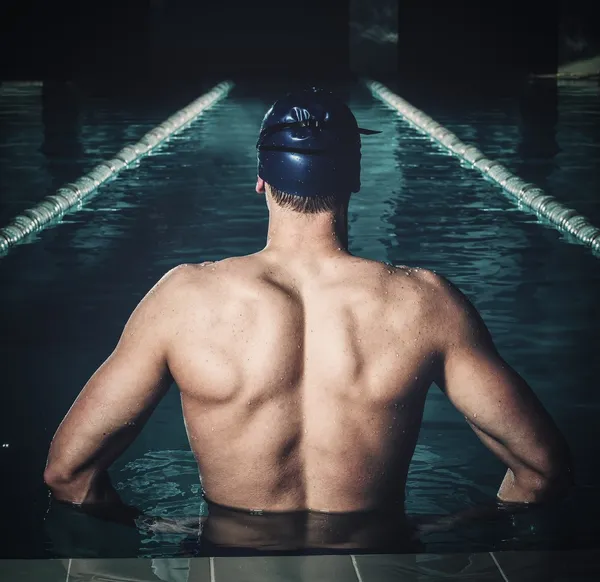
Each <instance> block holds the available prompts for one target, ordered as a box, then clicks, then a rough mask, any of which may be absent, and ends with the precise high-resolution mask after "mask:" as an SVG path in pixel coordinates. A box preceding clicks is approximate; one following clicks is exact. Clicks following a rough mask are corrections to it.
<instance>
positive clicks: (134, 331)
mask: <svg viewBox="0 0 600 582" xmlns="http://www.w3.org/2000/svg"><path fill="white" fill-rule="evenodd" d="M180 276H181V275H180V274H178V272H177V270H174V271H171V272H170V273H168V274H167V275H166V276H165V277H163V279H161V281H159V283H158V284H157V285H156V286H155V287H154V288H153V289H152V290H151V291H150V292H149V293H148V295H146V297H145V298H144V299H143V300H142V301H141V302H140V304H139V305H138V306H137V307H136V309H135V310H134V312H133V313H132V315H131V317H130V318H129V320H128V322H127V324H126V325H125V328H124V330H123V333H122V335H121V338H120V339H119V342H118V344H117V346H116V347H115V349H114V351H113V352H112V354H111V355H110V356H109V357H108V359H107V360H106V361H105V362H104V363H103V364H102V365H101V366H100V367H99V368H98V370H97V371H96V372H95V374H94V375H93V376H92V377H91V378H90V380H89V381H88V382H87V384H86V385H85V387H84V388H83V390H82V391H81V393H80V394H79V396H78V397H77V399H76V401H75V403H74V404H73V406H72V407H71V409H70V410H69V412H68V414H67V416H66V417H65V419H64V420H63V422H62V423H61V425H60V427H59V429H58V431H57V433H56V435H55V437H54V439H53V442H52V446H51V448H50V454H49V458H48V464H49V466H51V465H52V466H54V467H55V469H56V470H57V472H58V473H59V474H65V475H76V474H77V473H80V472H86V471H92V472H98V471H101V470H103V469H105V468H107V467H108V466H109V465H110V464H111V463H112V462H113V461H114V460H115V458H116V457H118V456H119V455H120V454H121V453H122V452H123V449H124V448H125V447H126V446H127V445H128V444H129V443H130V442H131V441H132V440H133V438H135V436H136V435H137V434H138V433H139V431H140V430H141V428H142V426H143V424H144V423H145V421H146V420H147V419H148V417H149V416H150V414H151V412H152V411H153V410H154V408H155V407H156V405H157V404H158V402H159V401H160V399H161V398H162V396H163V395H164V393H165V392H166V390H167V389H168V387H169V386H170V384H171V377H170V374H169V370H168V364H167V349H168V343H169V337H170V321H171V319H172V317H171V312H172V311H173V298H172V291H173V288H174V287H176V285H177V281H176V279H177V278H178V277H180Z"/></svg>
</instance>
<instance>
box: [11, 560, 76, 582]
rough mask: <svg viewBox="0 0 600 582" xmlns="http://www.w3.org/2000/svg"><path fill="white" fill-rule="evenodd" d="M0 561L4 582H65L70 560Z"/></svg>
mask: <svg viewBox="0 0 600 582" xmlns="http://www.w3.org/2000/svg"><path fill="white" fill-rule="evenodd" d="M64 562H65V563H64V564H63V562H62V560H0V580H1V581H2V582H57V581H59V582H65V580H66V579H67V570H66V564H67V563H68V560H65V561H64Z"/></svg>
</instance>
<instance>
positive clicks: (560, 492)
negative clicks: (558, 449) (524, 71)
mask: <svg viewBox="0 0 600 582" xmlns="http://www.w3.org/2000/svg"><path fill="white" fill-rule="evenodd" d="M574 484H575V477H574V473H573V464H572V462H571V458H570V455H565V456H564V457H563V458H562V459H560V460H554V462H552V463H551V464H550V465H549V466H548V468H547V470H545V471H544V472H543V473H541V474H537V475H536V476H535V478H533V479H532V490H533V494H534V497H535V498H536V500H537V501H540V502H545V501H555V500H560V499H562V498H564V497H566V496H567V495H568V493H569V491H570V490H571V489H572V487H573V485H574Z"/></svg>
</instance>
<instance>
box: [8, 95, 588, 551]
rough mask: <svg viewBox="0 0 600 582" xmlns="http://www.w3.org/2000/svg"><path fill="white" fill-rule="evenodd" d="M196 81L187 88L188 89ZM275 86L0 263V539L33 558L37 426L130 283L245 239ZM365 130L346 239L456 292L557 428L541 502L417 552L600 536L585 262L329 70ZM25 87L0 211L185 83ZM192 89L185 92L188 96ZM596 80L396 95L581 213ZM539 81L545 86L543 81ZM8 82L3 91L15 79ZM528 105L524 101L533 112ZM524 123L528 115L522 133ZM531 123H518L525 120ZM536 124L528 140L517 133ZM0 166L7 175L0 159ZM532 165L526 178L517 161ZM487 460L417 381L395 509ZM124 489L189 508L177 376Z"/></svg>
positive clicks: (125, 137)
mask: <svg viewBox="0 0 600 582" xmlns="http://www.w3.org/2000/svg"><path fill="white" fill-rule="evenodd" d="M203 90H205V89H203ZM286 90H287V87H286V86H283V85H281V84H280V85H277V83H273V84H268V85H266V84H265V85H263V84H261V85H259V86H251V85H249V84H242V85H238V86H236V87H235V88H234V90H233V91H232V93H231V94H230V96H229V97H228V98H227V99H226V100H224V101H222V102H220V103H219V104H217V105H216V106H214V107H213V108H212V109H211V110H210V111H208V112H207V113H206V114H204V115H203V116H202V117H201V118H199V119H198V121H197V122H195V123H194V124H193V125H192V126H191V127H190V128H188V129H187V130H186V131H185V132H183V133H181V134H179V135H177V136H175V137H174V138H173V139H172V140H171V141H170V143H169V144H168V145H167V146H166V147H164V148H162V149H161V150H160V151H158V152H156V153H154V154H152V155H151V156H148V157H147V158H145V159H143V160H142V161H141V163H140V164H138V167H136V168H133V169H130V170H127V171H125V172H123V173H122V174H121V175H120V176H119V177H118V178H117V179H116V180H115V181H113V182H111V183H109V184H108V185H105V186H103V187H102V188H101V189H100V191H99V193H98V195H97V196H95V197H94V198H92V199H91V200H90V201H89V202H88V203H86V204H85V206H84V207H83V208H82V209H81V210H80V211H78V212H76V213H72V214H69V215H67V216H65V217H64V219H63V221H62V223H61V224H59V225H57V226H56V227H53V228H50V229H48V230H46V231H43V232H42V233H40V234H38V235H36V236H35V240H34V241H33V242H32V243H30V244H25V245H21V246H19V247H17V248H15V249H13V250H12V251H11V252H10V253H9V254H8V255H7V256H6V257H4V258H2V259H0V283H1V285H0V293H1V304H2V309H1V310H0V329H2V331H3V333H2V369H3V386H4V387H3V390H2V391H1V393H0V400H1V402H0V443H1V444H2V447H1V448H0V467H1V468H2V475H3V476H4V479H3V481H2V484H1V485H0V488H1V492H2V494H3V495H2V500H3V501H2V514H3V518H4V519H3V522H4V524H8V527H5V530H4V531H5V532H6V533H5V534H4V536H3V539H2V543H1V544H0V555H1V557H4V558H9V557H21V558H24V557H27V558H34V557H48V555H49V552H51V550H49V548H50V547H51V546H50V544H49V541H48V539H47V537H46V533H45V530H44V525H43V517H44V514H45V511H46V509H47V506H48V494H47V491H46V489H45V486H44V485H43V483H42V472H43V468H44V463H45V458H46V454H47V451H48V446H49V443H50V439H51V438H52V435H53V433H54V431H55V430H56V428H57V426H58V424H59V422H60V420H61V419H62V417H63V416H64V414H65V413H66V411H67V410H68V408H69V406H70V405H71V403H72V402H73V400H74V399H75V397H76V395H77V394H78V392H79V390H80V389H81V387H82V386H83V384H84V383H85V382H86V381H87V379H88V378H89V376H90V375H91V374H92V373H93V371H94V370H95V369H96V368H97V366H98V365H99V364H100V363H101V362H102V361H103V360H104V358H106V357H107V355H108V354H109V353H110V351H111V350H112V348H113V347H114V345H115V343H116V341H117V339H118V337H119V334H120V332H121V330H122V327H123V325H124V323H125V321H126V319H127V317H128V316H129V314H130V313H131V311H132V310H133V308H134V307H135V305H136V304H137V302H138V301H139V300H140V299H141V298H142V297H143V295H144V294H145V293H146V292H147V291H148V290H149V289H150V287H152V285H153V284H154V283H155V282H156V281H157V280H158V279H159V278H160V277H161V276H162V275H163V274H164V273H165V271H167V270H168V269H170V268H171V267H173V266H175V265H177V264H179V263H182V262H201V261H206V260H218V259H221V258H223V257H226V256H229V255H233V254H245V253H251V252H255V251H257V250H259V249H260V248H262V246H263V245H264V241H265V235H266V229H267V212H266V208H265V205H264V200H263V199H262V198H261V196H259V195H257V194H256V193H255V192H254V181H255V177H256V157H255V150H254V144H255V140H256V135H257V133H258V129H259V125H260V121H261V119H262V116H263V114H264V113H265V111H266V109H267V108H268V106H269V105H270V104H271V102H272V101H273V100H274V99H275V98H276V97H277V96H279V95H280V94H281V93H283V92H285V91H286ZM340 91H341V92H342V93H343V94H344V96H345V97H346V98H347V99H348V102H349V104H350V106H351V108H352V109H353V111H354V112H355V114H356V116H357V118H358V120H359V123H360V124H361V125H363V126H364V127H369V128H373V129H382V130H383V133H381V134H379V135H376V136H371V137H369V138H367V139H365V140H364V141H363V143H364V146H363V177H362V190H361V192H360V193H359V194H357V195H356V196H355V198H354V199H353V200H352V202H351V206H350V250H351V251H352V252H354V253H357V254H360V255H362V256H365V257H369V258H372V259H377V260H381V261H389V262H392V263H397V264H407V265H419V266H422V267H425V268H429V269H433V270H436V271H438V272H440V273H443V274H444V275H446V276H447V277H449V278H450V279H451V280H452V281H453V282H454V283H456V284H457V285H458V286H459V287H460V288H461V289H462V290H463V291H464V292H465V293H466V294H467V295H468V296H469V297H470V298H471V299H472V301H473V303H474V304H475V305H476V306H477V307H478V309H479V310H480V311H481V313H482V315H483V317H484V319H485V321H486V322H487V324H488V326H489V328H490V330H491V332H492V334H493V336H494V338H495V341H496V343H497V346H498V348H499V350H500V352H501V353H502V354H503V355H504V357H505V358H506V359H507V360H508V361H509V362H510V363H511V364H512V365H513V366H514V367H515V368H516V369H517V371H519V372H520V373H521V374H522V375H523V376H524V377H525V378H526V379H527V380H528V381H529V383H530V384H531V385H532V386H533V388H534V389H535V391H536V392H537V394H538V395H539V397H540V398H541V400H542V401H543V403H544V404H545V405H546V407H547V408H548V409H549V411H550V412H551V414H552V415H553V416H554V418H555V420H556V422H557V423H558V425H559V426H560V427H561V429H562V430H563V431H564V432H565V434H566V436H567V438H568V440H569V442H570V443H571V446H572V449H573V453H574V457H575V462H576V468H577V487H576V489H575V491H574V492H573V493H572V495H570V497H569V499H567V500H566V501H565V502H564V503H562V504H561V505H560V506H559V507H557V508H555V509H553V510H552V511H548V512H542V513H541V514H540V513H526V514H523V515H519V516H515V517H514V518H512V519H507V520H505V521H504V522H503V523H502V524H501V525H500V526H499V525H497V524H496V525H495V526H491V525H490V524H486V523H484V522H482V523H478V524H475V525H470V526H465V527H462V528H461V527H459V528H456V529H454V530H451V531H448V532H439V533H435V534H429V535H427V536H424V537H423V542H424V543H425V545H426V548H427V551H431V552H445V551H448V552H450V551H462V550H464V551H479V550H492V549H508V548H514V549H520V548H532V547H534V548H544V549H547V548H556V547H561V548H563V547H564V548H566V547H575V548H581V547H588V546H590V545H595V544H596V543H597V540H598V535H599V533H600V526H599V525H597V524H598V523H599V520H598V518H599V517H600V501H599V500H598V495H597V493H598V486H597V482H598V478H599V476H600V475H599V471H598V468H597V463H596V462H595V460H596V459H597V458H598V457H599V453H600V438H599V437H600V428H599V424H598V422H597V418H596V417H597V415H598V413H599V410H600V398H599V397H598V386H597V378H598V377H599V375H600V374H599V373H600V361H599V358H598V357H597V351H598V346H600V341H599V340H600V325H598V321H599V320H598V315H599V313H598V297H600V261H599V260H598V258H596V257H594V256H592V254H591V252H590V251H589V250H588V249H586V248H584V247H582V246H580V245H575V244H572V243H571V242H570V241H569V240H567V239H566V237H565V236H563V235H562V234H560V233H559V232H557V231H556V230H554V229H552V228H550V227H548V226H546V225H542V224H540V223H539V221H538V219H537V218H536V217H535V216H533V215H531V214H528V213H525V212H522V211H520V210H518V209H516V207H515V205H514V204H513V203H512V202H511V201H509V200H508V199H507V198H506V197H505V196H504V195H503V194H502V192H501V191H500V190H499V189H497V188H496V187H494V186H493V185H491V184H489V183H487V182H485V181H484V180H482V179H481V177H479V175H478V174H476V173H475V172H471V171H468V170H467V169H465V168H463V167H461V166H460V164H459V163H458V162H457V160H456V159H454V158H453V157H451V156H449V155H448V154H446V153H444V152H442V151H441V150H439V149H437V148H436V147H435V146H433V145H432V144H431V143H430V141H429V140H428V139H427V138H426V137H424V136H423V135H421V134H418V133H416V132H415V131H414V130H413V129H411V128H409V127H408V126H407V125H406V124H405V123H404V122H402V120H401V119H400V118H399V117H398V115H397V114H396V113H395V112H394V111H392V110H391V109H389V108H388V107H386V106H385V105H383V104H382V103H380V102H379V101H377V100H375V99H373V98H372V97H371V95H370V93H369V92H368V91H367V89H365V88H364V87H362V86H361V85H359V84H355V85H344V86H343V87H340ZM40 92H41V88H40V87H36V86H29V87H19V88H15V89H12V90H10V91H9V90H8V89H7V88H6V87H2V91H0V124H1V125H2V127H3V128H4V129H5V130H6V128H8V129H9V130H10V131H3V132H2V133H1V135H2V137H1V138H0V172H1V174H2V182H1V184H0V216H2V217H4V222H5V221H6V219H8V218H9V217H10V216H12V215H14V214H15V213H16V212H18V211H19V210H22V209H23V208H25V207H27V206H29V205H31V204H33V203H34V202H35V201H37V200H39V199H41V198H42V197H43V196H44V195H45V194H47V193H49V192H50V191H51V190H52V188H55V187H58V186H60V185H62V184H63V183H64V182H66V181H68V180H72V179H74V178H76V177H78V176H79V175H81V174H82V173H83V172H85V171H86V170H88V169H90V168H91V167H92V166H93V165H94V164H95V163H97V162H98V161H100V160H101V159H104V158H106V157H108V156H110V155H111V154H113V153H115V152H116V151H117V150H118V149H120V147H122V146H123V145H124V144H125V143H127V142H130V141H134V140H136V139H137V138H138V137H139V136H141V135H143V133H144V132H145V131H147V130H149V129H150V128H151V127H153V126H155V125H156V124H158V123H160V122H161V121H162V120H164V119H165V118H166V117H168V116H169V115H170V114H171V113H173V112H174V111H175V110H176V109H178V108H179V107H182V106H184V105H185V104H186V103H187V102H189V101H190V100H191V99H192V98H193V96H194V95H190V94H189V92H188V94H185V93H181V94H180V95H179V97H178V98H175V97H173V95H162V96H161V97H160V98H157V99H155V100H154V101H152V102H149V101H144V99H143V98H142V97H141V96H136V98H135V99H133V98H128V99H124V98H123V97H122V96H120V95H115V94H114V93H112V94H111V93H108V94H104V95H102V96H98V95H96V94H95V93H90V92H89V91H88V92H86V91H83V90H80V89H75V88H72V89H69V90H65V92H64V94H59V95H58V96H56V95H55V96H54V102H53V104H52V105H50V106H49V105H48V103H47V102H46V103H45V102H44V101H43V100H42V98H41V95H40ZM201 92H202V90H198V91H197V93H195V95H197V94H200V93H201ZM599 92H600V90H599V89H598V87H597V86H594V85H589V84H586V85H581V86H577V85H569V86H566V87H561V88H559V90H558V94H557V95H550V96H547V95H545V94H542V95H541V96H539V95H538V97H536V98H537V99H539V102H540V103H546V104H547V102H548V100H549V99H557V101H558V106H557V107H556V108H555V109H556V111H554V110H553V108H552V107H549V109H552V110H553V111H554V112H553V113H552V114H548V115H546V116H544V115H539V110H538V109H536V108H535V107H533V108H532V107H529V109H528V108H527V107H526V106H523V96H522V95H521V94H518V95H500V96H498V97H497V98H493V97H490V95H486V96H485V99H480V100H477V99H476V98H475V97H473V96H471V98H470V100H468V101H464V102H461V101H460V100H457V101H451V100H450V101H444V100H441V99H440V100H437V101H436V100H435V99H432V98H431V96H427V95H424V94H418V93H416V92H415V93H413V94H410V95H409V94H406V92H405V93H403V94H404V95H405V96H406V97H407V98H408V99H409V100H411V101H412V102H413V103H414V104H415V105H417V106H422V107H423V108H424V109H425V110H426V112H427V113H429V114H430V115H431V116H432V117H434V118H435V119H436V120H438V121H440V122H442V123H445V124H446V125H448V126H449V127H450V129H452V130H453V131H455V132H456V133H457V134H458V135H459V137H461V138H462V139H463V140H465V141H467V142H471V143H474V144H475V145H478V146H479V147H480V148H481V149H482V150H483V151H484V152H485V153H486V154H488V155H489V156H490V157H493V158H496V159H500V161H502V162H503V163H505V164H506V165H507V166H508V167H509V168H510V169H512V170H513V171H516V172H517V173H519V175H521V176H523V177H524V178H526V179H530V180H533V177H537V178H538V181H537V183H539V185H540V186H542V187H544V188H546V189H547V190H548V191H549V192H551V193H553V194H555V195H556V196H557V197H558V198H560V199H561V200H563V201H565V202H567V203H568V204H572V205H573V206H575V207H576V208H577V209H578V210H580V212H584V213H586V214H587V215H588V216H590V217H591V218H594V217H595V218H596V220H595V222H596V224H598V223H600V220H598V218H600V212H599V211H598V208H599V202H598V198H597V192H598V191H600V174H599V168H600V163H599V162H600V146H599V145H598V144H599V141H598V136H597V135H596V134H594V132H595V131H596V130H595V129H594V126H593V124H591V123H588V122H587V121H586V120H587V119H589V118H594V116H596V117H595V118H596V119H597V116H598V113H599V111H600V108H599V107H598V106H597V105H595V103H597V102H600V100H598V99H597V97H598V93H599ZM542 93H543V91H542ZM15 95H16V96H15ZM532 110H535V111H538V114H537V117H536V114H531V113H530V112H531V111H532ZM536 128H537V129H536ZM536 132H537V133H536ZM536 136H537V138H536ZM5 170H6V171H5ZM532 176H533V177H532ZM504 471H505V469H504V467H503V466H502V464H501V463H500V462H499V461H497V460H496V459H495V458H494V457H493V456H492V454H491V453H490V452H488V451H487V449H485V447H484V446H483V445H482V444H481V443H480V442H479V441H478V439H477V438H476V437H475V435H474V434H473V433H472V431H471V430H470V428H469V427H468V426H467V424H466V423H465V421H464V419H463V418H462V417H461V415H460V414H458V413H457V412H456V411H455V410H454V409H453V408H452V407H451V406H450V405H449V403H448V402H447V400H446V399H445V397H444V396H443V395H442V394H441V392H440V391H439V390H438V389H437V388H436V387H432V389H431V391H430V394H429V396H428V400H427V406H426V409H425V415H424V421H423V427H422V430H421V433H420V438H419V442H418V445H417V450H416V453H415V457H414V459H413V462H412V465H411V469H410V474H409V480H408V489H407V511H408V513H409V514H411V515H415V516H438V515H445V514H448V513H452V512H457V511H461V510H464V509H467V508H468V507H471V506H473V505H475V504H478V503H481V502H485V501H486V500H488V499H490V498H491V497H493V496H494V494H495V492H496V491H497V489H498V486H499V484H500V481H501V479H502V477H503V475H504ZM112 474H113V481H114V482H115V483H116V484H117V487H118V489H119V490H120V492H121V495H122V497H123V498H124V500H125V501H127V502H130V503H132V504H134V505H136V506H138V507H139V508H140V509H142V510H144V511H146V512H148V513H152V514H155V515H163V516H171V517H183V516H188V517H189V516H194V515H198V513H199V512H202V510H203V508H202V505H201V502H200V501H199V491H200V484H199V480H198V475H197V471H196V466H195V462H194V460H193V457H192V455H191V453H190V451H189V446H188V443H187V438H186V435H185V431H184V426H183V421H182V417H181V408H180V403H179V398H178V395H177V392H176V390H174V389H173V390H171V391H170V392H169V394H168V395H167V397H166V398H165V399H164V400H163V402H162V403H161V404H160V406H159V407H158V409H157V410H156V412H155V414H154V415H153V417H152V418H151V419H150V421H149V422H148V424H147V426H146V427H145V429H144V430H143V432H142V434H141V435H140V437H139V438H138V439H137V440H136V442H135V443H134V444H133V445H132V447H131V448H130V449H129V450H128V451H127V452H126V453H125V454H124V456H123V457H122V458H121V459H119V461H118V462H117V464H116V465H115V467H114V471H113V473H112ZM142 537H143V539H142V542H141V546H140V549H139V551H138V553H139V554H140V555H149V556H169V555H176V554H177V553H179V552H180V542H181V536H179V537H178V536H177V535H174V534H170V535H167V534H162V535H158V534H150V533H147V534H143V536H142Z"/></svg>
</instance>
